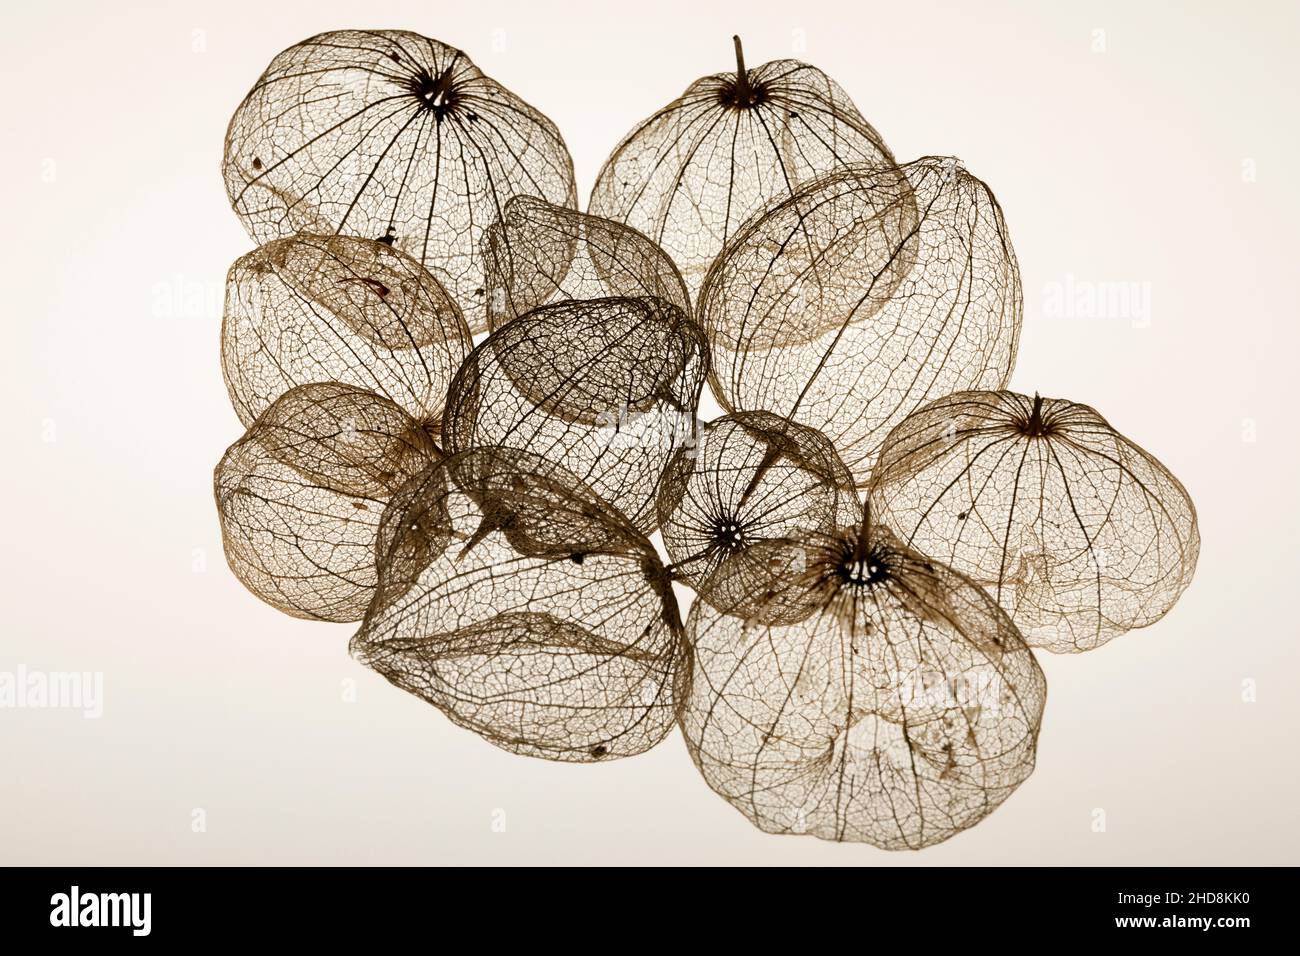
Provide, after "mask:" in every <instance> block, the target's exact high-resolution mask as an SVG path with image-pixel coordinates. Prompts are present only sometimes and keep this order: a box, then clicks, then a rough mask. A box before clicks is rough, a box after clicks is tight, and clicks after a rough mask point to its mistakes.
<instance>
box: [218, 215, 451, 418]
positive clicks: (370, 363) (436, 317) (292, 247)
mask: <svg viewBox="0 0 1300 956" xmlns="http://www.w3.org/2000/svg"><path fill="white" fill-rule="evenodd" d="M472 347H473V343H472V342H471V339H470V333H469V327H468V326H467V325H466V324H465V320H464V318H463V317H462V316H461V313H460V309H459V308H457V307H456V303H455V302H453V301H452V300H451V297H450V296H448V295H447V293H446V291H445V290H444V289H443V287H442V286H441V285H440V284H439V282H438V280H437V279H435V278H434V277H433V276H432V275H431V274H430V273H429V272H428V270H426V269H425V268H424V267H423V266H421V265H420V264H419V263H418V262H416V261H415V260H414V259H412V258H411V257H410V256H408V255H406V254H405V253H403V252H400V251H399V250H397V249H394V248H392V247H390V246H387V245H385V244H383V243H380V242H373V241H371V240H369V239H356V238H353V237H350V236H309V235H300V236H293V237H291V238H288V239H277V240H274V241H272V242H268V243H267V244H266V245H263V246H260V247H258V248H257V249H255V250H254V251H252V252H250V253H248V254H247V255H244V256H241V257H240V258H239V259H238V260H237V261H236V262H235V264H234V265H233V266H231V268H230V274H229V276H228V277H227V279H226V306H225V316H224V318H223V320H222V325H221V368H222V372H223V374H224V375H225V379H226V387H227V389H228V390H229V392H230V399H231V403H232V404H233V405H234V406H235V411H236V413H237V414H238V415H239V419H240V421H242V422H243V423H244V424H245V425H251V424H252V423H253V421H254V419H256V418H257V416H258V415H260V414H261V413H262V412H264V411H265V410H266V409H267V408H268V407H269V406H270V405H271V403H272V402H274V401H275V400H276V399H277V398H279V397H280V396H281V395H283V394H284V393H285V392H286V391H288V390H289V389H290V388H293V387H294V386H295V385H307V384H311V383H313V382H330V381H332V382H341V383H343V384H348V385H355V386H357V387H358V388H364V389H367V390H370V391H373V392H376V393H378V394H380V395H383V396H385V397H387V398H390V399H392V400H393V401H394V402H396V403H397V404H398V405H400V406H402V407H403V408H404V409H406V410H407V411H408V412H410V414H411V415H413V416H415V417H416V418H418V419H420V420H421V421H425V422H430V423H437V422H438V421H440V420H441V417H442V407H443V403H444V402H445V401H446V397H447V386H448V385H449V384H450V383H451V380H452V377H453V376H454V375H455V374H456V371H457V369H459V368H460V366H461V363H462V362H464V360H465V357H466V356H467V355H468V354H469V351H470V349H471V348H472Z"/></svg>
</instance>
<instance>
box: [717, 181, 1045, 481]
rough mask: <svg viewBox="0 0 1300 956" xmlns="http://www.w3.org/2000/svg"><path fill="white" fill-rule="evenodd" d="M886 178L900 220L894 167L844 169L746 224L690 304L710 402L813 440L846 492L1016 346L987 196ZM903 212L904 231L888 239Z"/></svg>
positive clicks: (1001, 227) (1014, 319)
mask: <svg viewBox="0 0 1300 956" xmlns="http://www.w3.org/2000/svg"><path fill="white" fill-rule="evenodd" d="M901 172H902V174H903V175H904V176H905V178H906V181H907V186H910V189H911V199H910V200H909V201H908V202H907V203H904V204H903V206H904V210H903V211H902V212H901V213H900V211H899V209H898V207H897V201H896V197H897V196H898V193H899V189H900V188H901V187H900V182H899V170H893V169H888V170H870V169H865V168H858V169H855V170H841V171H839V172H837V173H833V174H831V175H829V176H827V177H825V178H823V179H821V180H818V181H817V182H814V183H811V184H809V185H808V186H806V187H805V188H804V190H803V191H801V192H800V193H799V194H798V195H796V196H795V197H793V198H791V199H789V200H787V201H785V202H784V203H781V204H779V205H777V206H775V207H772V208H769V209H768V210H766V211H765V212H763V213H762V214H760V215H759V216H757V217H755V219H754V220H753V221H751V222H750V223H749V224H748V225H747V226H746V227H745V229H744V230H743V231H742V232H741V234H740V235H739V236H737V238H736V240H735V242H734V243H733V244H732V245H731V246H729V247H728V249H727V251H725V252H724V253H723V255H721V256H720V257H719V258H718V259H717V261H716V262H715V263H714V264H713V268H712V269H711V270H710V272H709V276H708V279H707V281H706V282H705V287H704V290H703V292H702V293H701V295H700V301H699V304H698V307H697V313H698V316H699V321H700V324H701V326H703V328H704V329H705V332H706V334H707V335H708V338H709V344H710V346H711V348H712V352H713V365H712V373H711V378H710V382H711V384H712V386H713V391H714V393H715V394H716V395H717V397H718V400H719V402H720V403H721V404H722V406H723V407H724V408H726V409H728V410H729V411H733V412H734V411H756V410H764V411H769V412H773V413H776V414H779V415H783V416H785V417H788V418H792V419H794V420H795V421H797V422H800V423H801V424H805V425H808V426H811V427H813V428H816V429H818V430H819V431H821V432H822V433H824V434H825V435H826V437H827V438H829V439H830V440H831V441H832V442H833V443H834V445H835V448H836V450H837V451H838V452H839V453H840V456H841V457H842V458H843V459H844V463H845V464H846V465H847V466H848V467H849V470H850V471H852V472H853V475H854V477H855V479H856V480H857V482H858V484H859V486H863V485H865V484H866V482H867V480H868V477H869V475H870V470H871V465H872V463H873V462H874V460H875V457H876V454H877V452H878V450H879V447H880V443H881V442H882V441H884V438H885V435H886V434H888V432H889V429H890V428H892V427H893V426H894V425H896V424H897V423H898V422H899V421H901V420H902V419H903V418H904V417H905V416H906V415H907V414H909V413H910V412H912V411H914V410H915V409H916V408H917V407H918V406H919V405H921V404H924V403H925V402H926V401H928V400H930V399H932V398H936V397H938V396H940V395H945V394H947V393H949V392H952V391H957V390H960V389H968V388H1000V387H1002V386H1003V385H1004V384H1005V383H1006V381H1007V378H1008V377H1009V376H1010V374H1011V369H1012V366H1013V365H1014V364H1015V355H1016V347H1017V345H1018V342H1019V337H1020V323H1021V290H1020V273H1019V269H1018V267H1017V265H1016V259H1015V254H1014V252H1013V251H1012V249H1011V244H1010V241H1009V240H1008V238H1007V230H1006V224H1005V223H1004V222H1003V219H1002V212H1001V209H1000V208H999V207H998V203H997V200H996V199H995V198H994V197H993V194H992V193H991V192H990V191H989V188H988V187H987V186H986V185H985V184H984V183H983V182H981V181H980V180H978V179H976V178H975V177H973V176H971V175H970V174H969V173H968V172H966V171H965V170H964V169H963V168H962V167H961V166H960V165H959V164H958V163H956V161H955V160H948V159H940V158H935V157H930V158H926V159H921V160H917V161H916V162H914V163H909V164H908V165H906V166H904V167H901ZM912 203H914V207H915V217H916V224H915V227H914V228H911V229H907V228H901V227H900V222H898V221H895V220H897V218H898V216H900V215H901V216H902V217H903V219H904V220H905V219H906V218H907V216H908V215H911V213H909V212H907V211H906V210H908V209H911V204H912ZM881 216H883V217H884V220H885V222H884V223H883V224H882V222H881V220H880V217H881ZM902 225H905V223H902ZM810 243H815V245H814V246H813V253H812V254H811V255H810V252H809V245H810ZM880 243H885V245H884V246H880V245H879V244H880ZM840 244H843V245H844V246H845V248H846V249H847V250H849V252H850V254H847V255H846V254H843V253H842V252H840V251H837V249H838V248H839V246H840ZM771 249H777V250H780V251H779V252H777V253H776V256H777V259H776V261H775V262H774V260H773V255H772V254H771V253H770V252H768V251H767V250H771ZM783 257H789V258H790V259H791V260H792V261H793V262H795V263H797V267H792V266H790V265H789V264H786V265H782V264H781V261H780V260H781V258H783ZM900 260H902V261H905V262H907V263H909V264H910V265H909V266H908V268H907V269H906V270H902V271H900V269H899V268H898V263H899V262H900ZM795 275H797V276H798V281H797V282H793V281H792V276H795ZM809 336H812V337H809Z"/></svg>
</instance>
